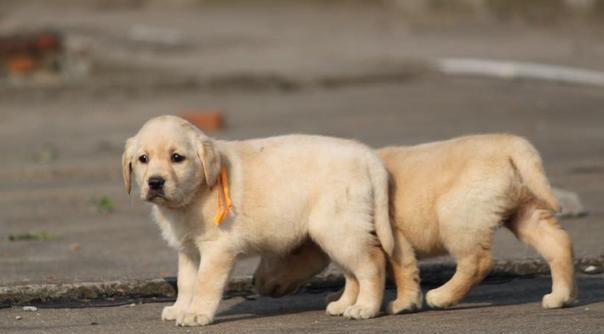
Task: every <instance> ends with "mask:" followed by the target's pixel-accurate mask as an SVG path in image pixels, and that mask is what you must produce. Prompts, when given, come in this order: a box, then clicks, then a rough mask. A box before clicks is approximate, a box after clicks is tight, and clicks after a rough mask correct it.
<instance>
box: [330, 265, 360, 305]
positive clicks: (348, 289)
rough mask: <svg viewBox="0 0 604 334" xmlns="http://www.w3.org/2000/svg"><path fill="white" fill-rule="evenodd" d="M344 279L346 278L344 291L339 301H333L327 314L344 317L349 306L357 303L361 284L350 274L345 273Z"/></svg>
mask: <svg viewBox="0 0 604 334" xmlns="http://www.w3.org/2000/svg"><path fill="white" fill-rule="evenodd" d="M344 278H346V283H345V286H344V291H343V292H342V293H341V295H340V296H339V298H338V299H337V300H335V301H331V302H330V303H329V304H328V305H327V309H326V310H325V312H326V313H327V314H329V315H342V314H344V311H346V309H347V308H348V307H349V306H351V305H354V303H355V302H356V301H357V296H358V294H359V282H357V280H356V278H355V277H354V276H353V275H352V274H350V273H344Z"/></svg>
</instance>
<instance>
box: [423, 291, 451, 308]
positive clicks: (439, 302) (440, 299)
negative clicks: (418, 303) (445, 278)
mask: <svg viewBox="0 0 604 334" xmlns="http://www.w3.org/2000/svg"><path fill="white" fill-rule="evenodd" d="M426 303H427V304H428V306H430V307H431V308H447V307H450V306H453V305H455V304H457V302H456V301H454V300H453V298H451V296H450V294H449V293H447V291H444V290H441V289H440V288H439V289H434V290H430V291H428V293H427V294H426Z"/></svg>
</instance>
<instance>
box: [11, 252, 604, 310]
mask: <svg viewBox="0 0 604 334" xmlns="http://www.w3.org/2000/svg"><path fill="white" fill-rule="evenodd" d="M590 266H593V267H595V270H593V268H592V270H590V271H589V272H588V271H587V270H586V268H587V267H590ZM603 267H604V255H600V256H598V257H584V258H581V259H577V260H576V261H575V269H576V271H577V272H585V273H601V272H602V268H603ZM420 269H421V278H422V284H426V285H436V284H440V283H442V282H444V281H446V280H448V279H449V278H450V277H451V275H452V273H453V272H454V270H455V265H454V264H453V263H450V262H447V263H436V264H432V263H431V264H425V265H421V266H420ZM547 274H549V267H548V266H547V264H546V263H545V262H544V261H543V260H540V259H520V260H503V261H502V260H500V261H495V265H494V267H493V270H492V271H491V274H490V275H489V278H491V279H492V278H514V277H526V276H539V275H547ZM343 283H344V279H343V277H342V276H341V275H339V274H327V275H322V276H317V277H315V278H313V279H312V280H311V281H310V282H309V283H308V284H307V286H306V289H307V290H315V291H316V290H328V289H335V288H340V287H341V286H342V285H343ZM253 293H254V292H253V284H252V277H251V276H243V277H235V278H232V279H231V280H230V281H229V284H228V287H227V289H226V296H227V297H228V296H236V295H239V296H241V295H243V296H245V295H251V294H253ZM175 297H176V279H175V278H173V277H171V278H165V279H150V280H131V281H108V282H85V283H67V284H29V285H18V286H8V287H0V308H1V307H10V306H18V305H31V304H35V305H46V306H49V307H52V306H55V307H83V306H115V305H123V304H129V303H131V301H132V300H133V299H134V300H147V301H149V300H150V301H163V300H171V299H174V298H175ZM116 299H121V300H129V302H122V303H119V302H117V303H116V302H115V300H116ZM94 301H97V302H98V301H104V302H105V305H103V303H99V304H95V303H93V302H94ZM107 302H109V304H108V305H107Z"/></svg>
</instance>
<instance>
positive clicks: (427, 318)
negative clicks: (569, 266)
mask: <svg viewBox="0 0 604 334" xmlns="http://www.w3.org/2000/svg"><path fill="white" fill-rule="evenodd" d="M578 283H579V290H580V291H582V293H581V297H580V300H579V303H578V305H576V306H574V307H571V308H567V309H561V310H544V309H542V308H541V306H540V305H539V301H540V299H541V296H542V295H543V294H544V293H546V292H548V291H549V290H548V289H549V284H550V281H549V278H546V277H541V278H535V279H515V280H512V281H509V282H485V283H483V284H482V285H480V286H479V287H477V288H476V289H474V290H473V291H472V293H471V294H470V295H469V296H468V297H467V298H466V300H465V301H464V302H463V303H462V304H460V305H458V306H457V307H455V308H453V309H450V310H444V311H435V310H429V311H423V312H419V313H415V314H407V315H396V316H382V317H379V318H377V319H372V320H365V321H352V320H345V319H343V318H339V317H329V316H327V315H326V314H325V313H324V312H323V308H324V302H323V300H324V298H325V296H326V294H327V292H319V293H315V294H310V293H304V294H298V295H294V296H288V297H285V298H281V299H269V298H258V299H255V300H249V299H244V298H241V297H235V298H231V299H227V300H225V301H223V303H222V306H221V308H220V311H219V315H218V317H217V321H216V323H215V324H212V325H210V326H208V327H204V328H192V329H191V328H177V327H175V326H174V324H173V323H172V322H162V321H161V320H159V315H160V313H161V309H162V308H163V307H164V306H166V305H168V304H166V303H155V304H142V305H140V304H139V305H136V306H134V307H129V306H117V307H104V308H85V309H39V310H38V311H37V312H24V311H22V310H21V309H20V308H13V309H4V310H0V332H1V333H3V334H16V333H22V334H25V333H49V334H50V333H60V334H70V333H145V334H155V333H208V334H209V333H284V332H287V333H395V332H396V333H409V332H411V333H430V334H434V333H443V334H450V333H477V332H489V333H531V334H533V333H561V334H562V333H564V334H567V333H586V334H587V333H604V276H603V275H594V276H581V277H580V278H579V282H578ZM392 297H393V294H392V291H389V293H388V298H392ZM18 315H19V316H22V317H23V318H22V319H21V320H16V319H15V317H16V316H18Z"/></svg>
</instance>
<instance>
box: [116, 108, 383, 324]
mask: <svg viewBox="0 0 604 334" xmlns="http://www.w3.org/2000/svg"><path fill="white" fill-rule="evenodd" d="M122 167H123V173H124V183H125V186H126V190H127V191H128V192H130V189H131V183H132V180H134V181H135V183H136V184H137V185H138V188H139V190H140V197H141V199H143V200H145V201H149V202H151V203H152V213H153V216H154V218H155V220H156V222H157V224H158V225H159V226H160V228H161V230H162V232H163V235H164V237H165V239H166V240H167V241H168V242H169V243H170V245H172V246H174V247H175V248H176V249H178V297H177V299H176V302H175V303H174V305H173V306H170V307H166V308H164V310H163V312H162V319H164V320H176V324H177V325H180V326H198V325H206V324H209V323H211V322H212V320H213V318H214V314H215V312H216V309H217V307H218V304H219V302H220V299H221V297H222V293H223V290H224V287H225V284H226V283H227V280H228V275H229V272H230V270H231V267H232V266H233V263H234V262H235V260H236V258H237V257H238V256H240V255H247V254H259V255H262V256H266V257H274V256H283V255H285V254H287V253H289V252H290V251H291V250H292V249H295V248H296V247H298V246H299V245H300V244H301V243H302V242H303V241H304V240H307V239H311V240H313V241H314V243H315V244H313V245H314V246H316V247H318V248H319V249H321V251H322V252H323V253H324V254H328V257H329V258H330V259H331V261H333V262H334V263H336V264H338V265H339V266H340V267H341V268H342V270H343V272H344V274H345V276H346V279H347V281H348V282H349V283H348V285H347V286H350V289H352V290H351V291H346V292H345V293H344V294H343V295H342V297H341V298H340V299H339V300H337V301H334V302H332V303H330V304H329V305H328V306H327V312H328V313H329V314H332V315H344V316H345V317H347V318H354V319H365V318H371V317H373V316H375V315H376V314H377V313H378V312H379V309H380V305H381V302H382V297H383V290H384V280H385V278H384V277H385V261H386V260H385V255H384V251H385V252H386V253H387V254H392V251H393V248H394V239H393V235H392V230H391V225H390V222H389V215H388V173H387V172H386V170H385V168H384V166H383V164H382V162H381V160H380V159H379V157H378V156H377V155H376V154H375V153H374V152H373V150H371V149H370V148H368V147H366V146H364V145H362V144H360V143H357V142H354V141H349V140H344V139H335V138H329V137H321V136H305V135H290V136H281V137H272V138H266V139H256V140H245V141H219V140H213V139H211V138H209V137H207V136H206V135H204V134H203V133H202V132H201V131H200V130H198V129H197V128H195V127H194V126H193V125H191V124H190V123H189V122H187V121H185V120H183V119H181V118H178V117H175V116H161V117H157V118H153V119H151V120H149V121H148V122H147V123H145V124H144V125H143V127H142V128H141V129H140V131H139V132H138V133H137V134H136V135H135V136H134V137H132V138H130V139H128V141H127V143H126V147H125V151H124V154H123V157H122ZM376 235H377V238H376ZM350 289H349V290H350Z"/></svg>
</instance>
